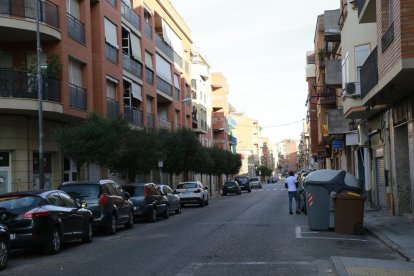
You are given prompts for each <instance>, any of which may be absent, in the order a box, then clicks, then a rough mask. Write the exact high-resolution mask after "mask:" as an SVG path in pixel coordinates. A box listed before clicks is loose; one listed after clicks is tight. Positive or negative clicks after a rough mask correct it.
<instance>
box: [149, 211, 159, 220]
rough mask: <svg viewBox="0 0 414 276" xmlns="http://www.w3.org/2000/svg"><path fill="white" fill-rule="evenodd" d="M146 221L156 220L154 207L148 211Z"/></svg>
mask: <svg viewBox="0 0 414 276" xmlns="http://www.w3.org/2000/svg"><path fill="white" fill-rule="evenodd" d="M148 221H149V222H156V221H157V210H155V208H152V211H151V212H150V213H149V215H148Z"/></svg>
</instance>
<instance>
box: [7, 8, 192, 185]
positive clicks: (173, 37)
mask: <svg viewBox="0 0 414 276" xmlns="http://www.w3.org/2000/svg"><path fill="white" fill-rule="evenodd" d="M36 3H37V1H35V0H26V1H3V2H2V3H1V4H0V32H1V35H0V41H1V43H0V129H1V131H0V178H1V180H2V181H1V183H2V184H1V187H0V192H7V191H12V190H13V191H14V190H17V189H20V190H25V189H32V188H35V189H36V188H39V183H38V182H39V181H38V179H39V170H38V169H39V168H38V167H39V166H38V164H39V160H38V159H39V132H38V130H39V128H38V121H39V120H38V106H39V102H38V100H37V95H38V93H37V92H38V91H37V90H38V89H37V80H36V78H35V75H36V73H37V70H36V65H37V47H36V44H37V39H36V22H37V20H36V18H37V9H36ZM40 5H41V6H40V12H39V17H38V22H39V37H40V45H41V50H42V51H41V59H40V65H41V68H42V71H43V72H44V73H45V74H43V75H42V89H41V90H42V91H43V93H42V95H43V101H42V103H43V126H44V160H43V161H44V173H45V185H44V186H45V188H52V187H56V186H57V185H59V184H60V183H61V182H62V181H70V180H76V179H77V178H78V174H79V172H77V171H76V167H75V166H74V164H73V162H71V160H69V159H67V158H65V156H63V155H62V153H61V152H60V149H59V146H58V144H57V143H56V141H55V140H54V137H53V133H54V130H55V129H56V128H58V127H59V126H63V125H65V124H67V123H69V122H76V121H78V120H82V119H85V118H86V117H87V114H88V113H89V112H92V111H96V112H98V113H100V114H103V115H105V116H108V117H113V116H117V115H118V114H122V115H123V116H124V117H125V118H126V119H127V120H128V121H129V122H130V123H131V126H134V127H137V128H142V127H147V128H154V127H164V128H167V129H169V130H171V131H174V130H175V129H177V128H179V127H192V118H191V114H192V108H191V101H186V100H185V99H186V98H187V97H191V69H190V66H191V62H190V60H191V56H190V50H191V45H192V40H191V32H190V30H189V28H188V27H187V26H186V24H185V22H184V21H183V19H182V18H181V17H180V16H179V14H178V13H177V12H176V11H175V9H174V8H173V7H172V6H171V4H170V2H169V1H167V0H148V1H140V0H135V1H130V0H122V1H121V0H104V1H95V0H93V1H79V0H66V1H63V0H46V1H41V2H40ZM86 169H87V172H85V173H88V175H89V178H90V179H94V178H100V177H110V176H109V175H108V172H107V170H105V168H101V167H100V166H99V165H97V164H90V166H89V167H88V168H86Z"/></svg>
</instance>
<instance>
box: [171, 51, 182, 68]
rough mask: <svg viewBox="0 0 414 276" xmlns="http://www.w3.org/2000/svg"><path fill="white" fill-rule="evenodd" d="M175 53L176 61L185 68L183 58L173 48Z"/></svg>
mask: <svg viewBox="0 0 414 276" xmlns="http://www.w3.org/2000/svg"><path fill="white" fill-rule="evenodd" d="M173 55H174V59H173V60H174V62H175V63H177V64H178V66H180V67H181V68H183V59H182V58H181V57H180V56H179V55H178V54H177V53H176V52H175V51H174V49H173Z"/></svg>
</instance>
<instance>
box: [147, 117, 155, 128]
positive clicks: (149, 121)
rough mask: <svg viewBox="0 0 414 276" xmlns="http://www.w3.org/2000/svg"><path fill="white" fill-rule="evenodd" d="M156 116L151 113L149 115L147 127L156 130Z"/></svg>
mask: <svg viewBox="0 0 414 276" xmlns="http://www.w3.org/2000/svg"><path fill="white" fill-rule="evenodd" d="M154 126H155V125H154V115H153V114H151V113H147V127H148V128H154Z"/></svg>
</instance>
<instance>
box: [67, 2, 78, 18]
mask: <svg viewBox="0 0 414 276" xmlns="http://www.w3.org/2000/svg"><path fill="white" fill-rule="evenodd" d="M66 12H67V13H68V14H70V15H72V16H73V17H75V18H76V19H80V7H79V1H78V0H66Z"/></svg>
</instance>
